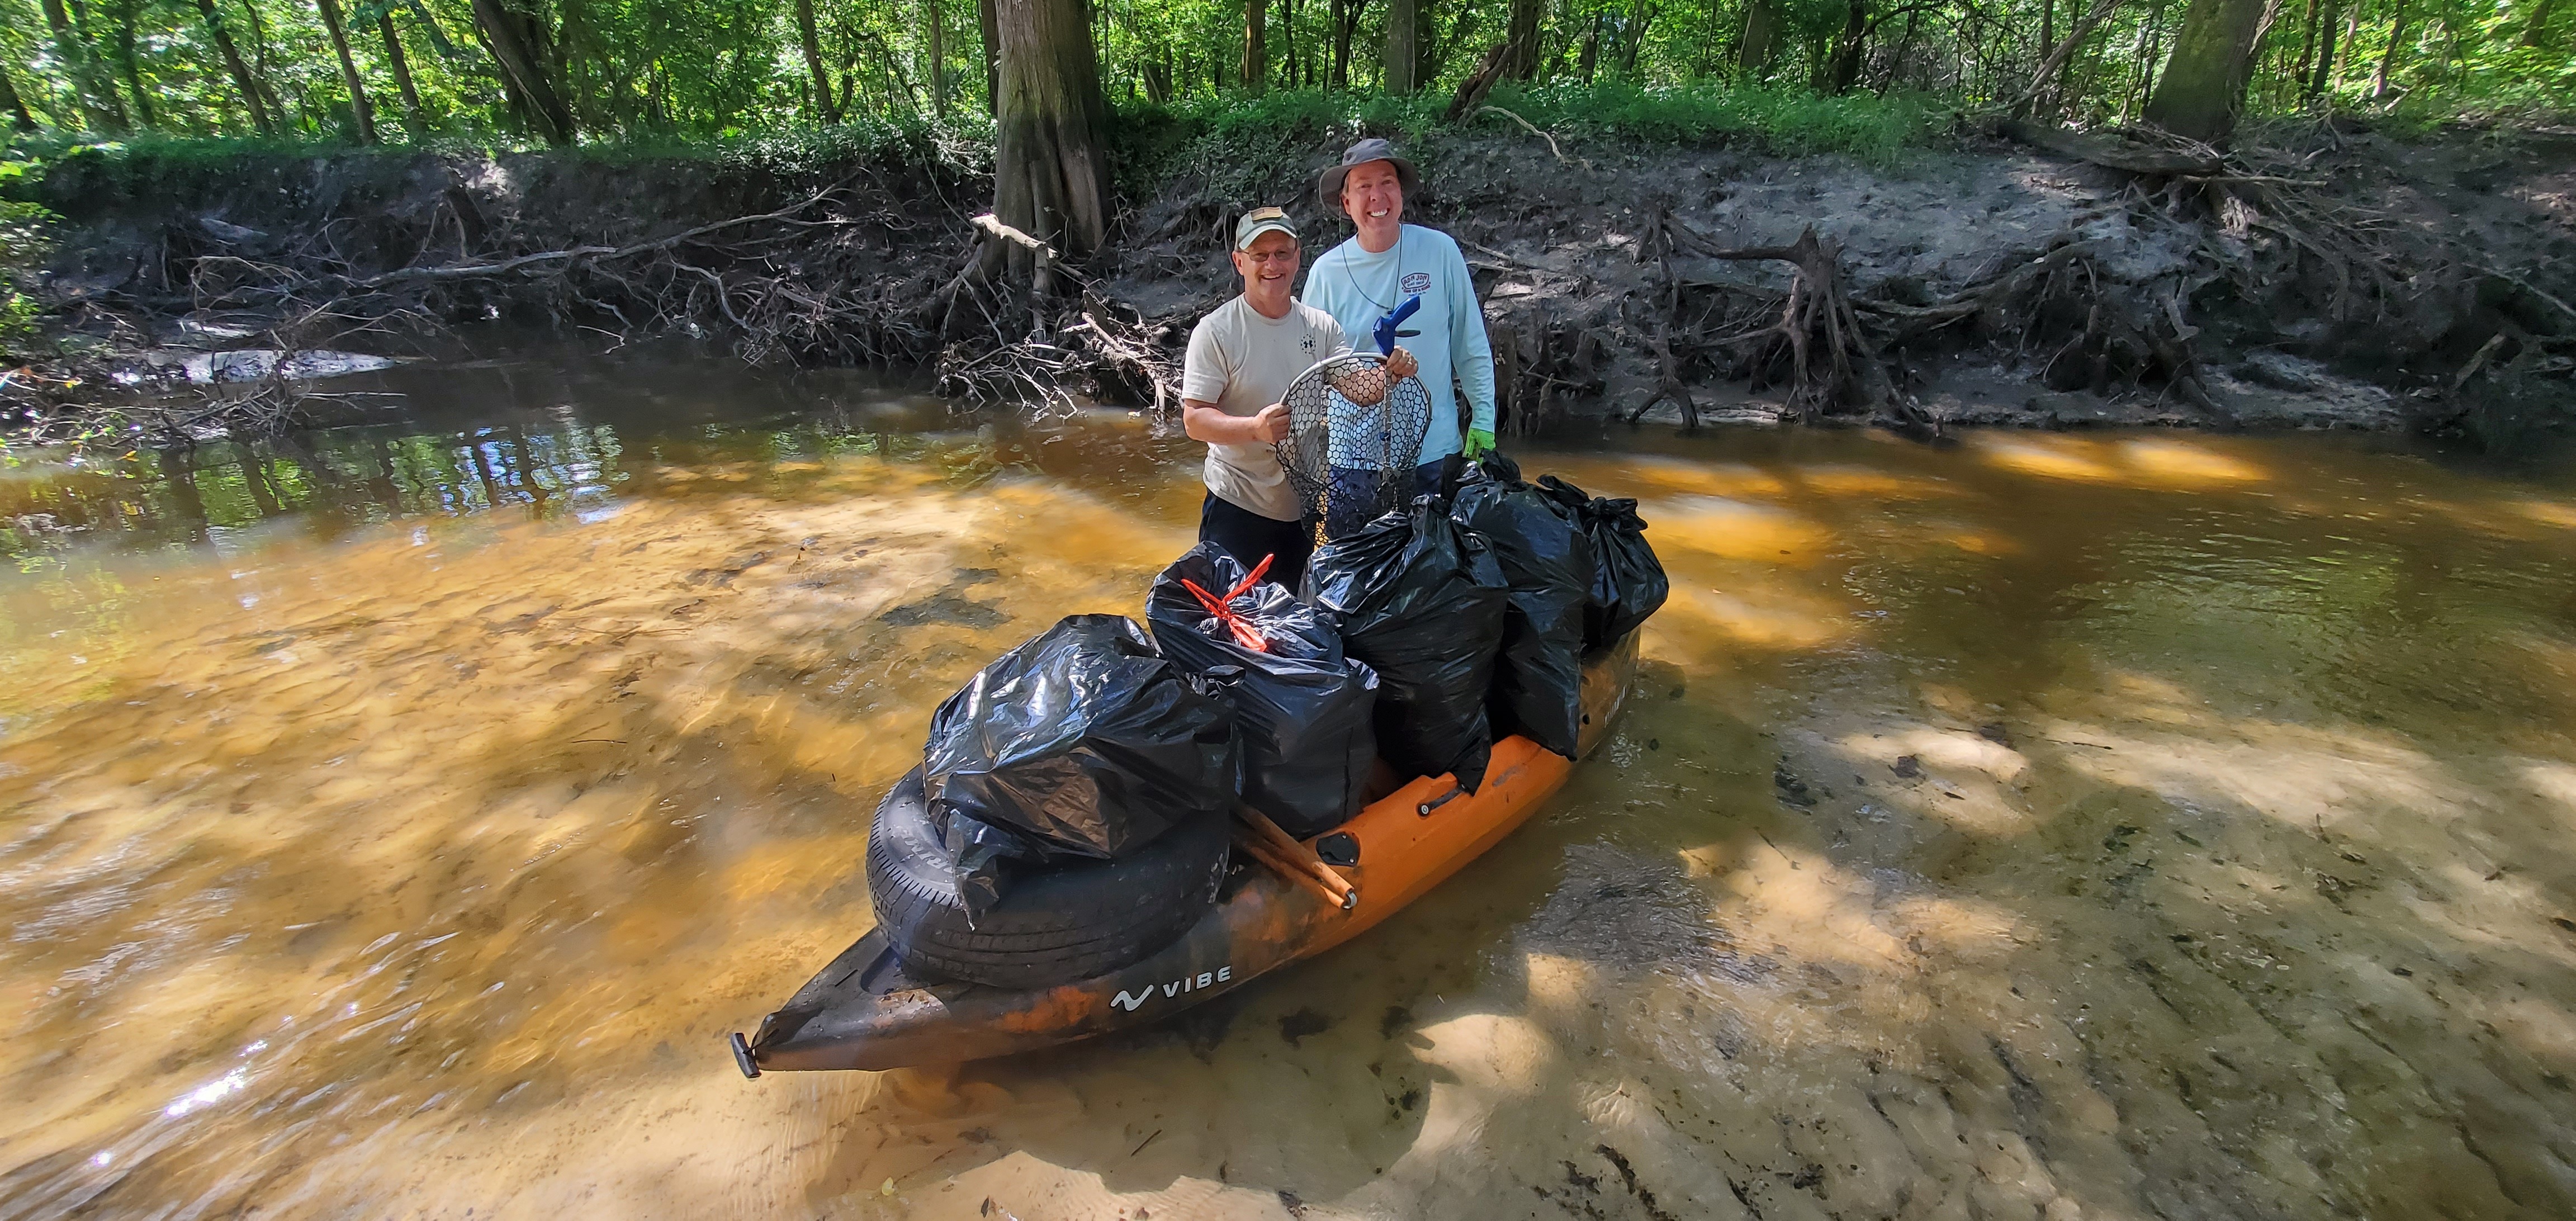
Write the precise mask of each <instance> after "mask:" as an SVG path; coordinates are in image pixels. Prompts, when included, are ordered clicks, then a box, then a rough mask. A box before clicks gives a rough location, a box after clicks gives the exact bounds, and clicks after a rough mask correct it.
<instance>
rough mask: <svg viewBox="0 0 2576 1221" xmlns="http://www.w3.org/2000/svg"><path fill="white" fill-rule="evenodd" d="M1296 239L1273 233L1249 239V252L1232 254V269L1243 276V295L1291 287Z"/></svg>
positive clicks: (1295, 263) (1295, 264)
mask: <svg viewBox="0 0 2576 1221" xmlns="http://www.w3.org/2000/svg"><path fill="white" fill-rule="evenodd" d="M1297 253H1298V252H1297V239H1295V238H1293V237H1290V236H1288V235H1287V234H1285V233H1281V232H1279V231H1278V230H1276V229H1273V230H1271V231H1270V232H1268V233H1264V234H1262V235H1261V236H1259V237H1256V238H1254V239H1252V249H1250V250H1237V251H1235V252H1234V269H1235V270H1236V271H1237V272H1240V273H1242V275H1243V291H1245V292H1247V293H1258V292H1266V291H1274V290H1277V289H1285V288H1291V287H1294V286H1295V284H1296V281H1297Z"/></svg>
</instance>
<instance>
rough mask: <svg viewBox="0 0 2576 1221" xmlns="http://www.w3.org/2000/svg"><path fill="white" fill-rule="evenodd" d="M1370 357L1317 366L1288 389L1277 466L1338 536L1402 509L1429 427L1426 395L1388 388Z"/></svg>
mask: <svg viewBox="0 0 2576 1221" xmlns="http://www.w3.org/2000/svg"><path fill="white" fill-rule="evenodd" d="M1384 365H1385V358H1384V357H1381V356H1377V355H1375V354H1372V353H1359V354H1355V355H1348V356H1336V357H1333V358H1331V359H1329V360H1324V361H1320V362H1318V363H1317V364H1316V365H1315V366H1314V367H1313V368H1310V369H1308V370H1306V371H1305V372H1304V373H1301V374H1298V375H1297V380H1296V381H1294V382H1291V383H1289V385H1288V392H1287V393H1286V394H1284V395H1282V396H1280V399H1279V401H1280V403H1281V404H1282V405H1284V406H1286V407H1287V408H1288V439H1287V440H1285V441H1282V442H1280V443H1279V444H1278V446H1277V449H1278V453H1279V465H1280V466H1281V467H1283V468H1285V469H1286V470H1287V472H1288V484H1289V486H1290V487H1292V488H1295V489H1296V492H1297V498H1298V500H1300V501H1301V502H1303V503H1304V504H1305V506H1306V517H1307V519H1308V520H1310V521H1314V522H1317V523H1319V524H1320V526H1321V529H1322V531H1323V537H1324V538H1327V539H1333V538H1340V537H1342V536H1343V535H1346V534H1349V533H1351V532H1353V531H1355V530H1357V529H1359V528H1360V527H1361V526H1362V525H1365V524H1367V523H1368V522H1369V521H1370V519H1372V518H1375V517H1377V516H1378V515H1380V514H1382V513H1385V512H1387V511H1389V510H1391V509H1394V508H1396V507H1398V506H1399V505H1401V504H1403V503H1404V491H1405V488H1406V485H1407V480H1408V477H1409V476H1411V474H1412V473H1413V468H1414V465H1415V463H1416V462H1417V461H1419V459H1420V457H1421V454H1422V434H1423V432H1424V431H1425V430H1427V429H1429V428H1430V426H1431V395H1430V392H1429V391H1426V390H1424V389H1423V387H1422V383H1421V382H1420V381H1419V380H1417V379H1415V378H1411V377H1406V378H1401V379H1396V380H1395V381H1393V383H1392V384H1390V382H1389V379H1388V378H1387V376H1386V369H1385V368H1384Z"/></svg>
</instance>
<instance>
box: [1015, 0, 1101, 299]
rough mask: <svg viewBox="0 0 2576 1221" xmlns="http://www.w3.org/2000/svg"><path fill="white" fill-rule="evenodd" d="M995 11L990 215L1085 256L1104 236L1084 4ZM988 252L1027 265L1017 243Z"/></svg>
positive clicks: (1021, 5) (1093, 59) (1068, 0)
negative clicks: (997, 69) (996, 78)
mask: <svg viewBox="0 0 2576 1221" xmlns="http://www.w3.org/2000/svg"><path fill="white" fill-rule="evenodd" d="M995 7H996V9H997V10H998V11H997V12H996V13H995V14H994V16H995V19H996V25H997V26H998V31H997V32H998V33H999V35H1000V40H1001V46H1000V52H1001V54H1000V60H1001V90H1000V97H999V100H1000V102H1001V105H1000V108H999V111H998V113H996V115H995V116H994V123H993V126H994V134H995V141H994V155H993V214H994V215H995V216H996V217H997V218H999V219H1000V220H1001V221H1002V223H1004V224H1006V225H1010V226H1011V227H1013V228H1015V229H1018V230H1019V231H1021V232H1023V233H1027V234H1029V235H1031V236H1034V237H1036V238H1037V239H1038V240H1040V241H1042V242H1047V243H1050V244H1052V245H1053V246H1054V247H1055V248H1056V250H1057V251H1058V252H1059V253H1061V254H1065V255H1068V256H1080V255H1085V254H1089V253H1091V252H1092V251H1094V250H1097V249H1099V248H1100V244H1101V242H1102V241H1104V240H1105V239H1106V238H1107V236H1108V230H1109V195H1108V182H1109V174H1108V164H1107V162H1106V160H1105V158H1104V156H1103V152H1102V138H1103V129H1104V128H1105V127H1106V126H1107V120H1108V109H1109V103H1108V99H1107V98H1105V97H1103V96H1102V95H1101V92H1100V61H1099V58H1098V56H1097V55H1096V54H1095V53H1094V51H1093V49H1092V43H1091V26H1090V23H1089V22H1088V21H1087V20H1085V17H1084V7H1085V6H1084V4H1083V0H1001V2H1000V3H998V4H997V5H996V6H995ZM995 247H1001V248H1002V250H1001V253H1002V254H1003V255H1005V256H1006V257H1007V258H1008V259H1009V261H1010V263H1011V266H1012V270H1013V271H1014V272H1019V271H1021V270H1023V269H1028V268H1031V267H1032V266H1033V259H1032V256H1031V253H1030V252H1029V251H1028V250H1027V249H1026V248H1025V247H1022V246H1020V245H1018V244H1016V243H1011V242H1002V241H988V242H987V243H986V249H987V250H988V251H990V250H992V249H993V248H995ZM990 265H991V264H990V261H989V260H988V262H987V266H988V267H990Z"/></svg>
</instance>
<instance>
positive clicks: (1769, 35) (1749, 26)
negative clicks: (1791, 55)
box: [1735, 0, 1780, 78]
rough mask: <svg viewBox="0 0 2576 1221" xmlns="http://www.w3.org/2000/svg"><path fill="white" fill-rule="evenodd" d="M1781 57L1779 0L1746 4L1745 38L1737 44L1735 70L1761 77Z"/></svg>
mask: <svg viewBox="0 0 2576 1221" xmlns="http://www.w3.org/2000/svg"><path fill="white" fill-rule="evenodd" d="M1779 53H1780V0H1746V2H1745V5H1744V36H1743V37H1741V38H1739V39H1737V40H1736V42H1735V66H1736V67H1737V68H1740V69H1742V70H1743V71H1744V73H1745V74H1746V75H1748V76H1753V77H1756V78H1758V77H1760V76H1761V75H1762V73H1763V72H1764V71H1765V70H1767V69H1769V68H1770V67H1771V57H1772V56H1774V55H1777V54H1779Z"/></svg>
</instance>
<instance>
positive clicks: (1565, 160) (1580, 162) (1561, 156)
mask: <svg viewBox="0 0 2576 1221" xmlns="http://www.w3.org/2000/svg"><path fill="white" fill-rule="evenodd" d="M1476 113H1477V114H1480V115H1488V114H1498V115H1501V116H1503V117H1504V118H1506V119H1510V120H1511V121H1512V122H1515V123H1518V124H1520V125H1521V130H1523V131H1526V132H1528V133H1529V134H1531V135H1533V136H1536V137H1538V138H1539V139H1541V140H1545V141H1547V151H1549V152H1551V153H1554V154H1556V159H1557V161H1558V162H1560V163H1562V164H1565V165H1571V166H1576V167H1578V168H1581V169H1584V170H1589V169H1591V168H1592V163H1591V162H1589V161H1586V160H1584V159H1583V158H1581V157H1568V156H1566V155H1565V150H1564V149H1562V148H1560V147H1558V146H1557V143H1556V137H1555V136H1553V135H1550V134H1548V133H1547V132H1544V131H1541V130H1539V129H1538V128H1537V127H1536V126H1534V125H1532V124H1531V123H1530V121H1529V120H1527V119H1524V118H1522V117H1520V116H1519V115H1516V114H1513V113H1512V112H1511V111H1508V110H1505V109H1503V108H1502V107H1500V106H1481V107H1478V108H1477V110H1476Z"/></svg>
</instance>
